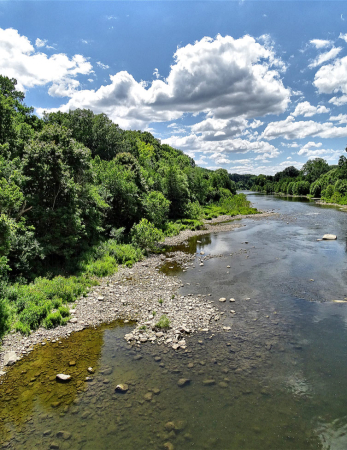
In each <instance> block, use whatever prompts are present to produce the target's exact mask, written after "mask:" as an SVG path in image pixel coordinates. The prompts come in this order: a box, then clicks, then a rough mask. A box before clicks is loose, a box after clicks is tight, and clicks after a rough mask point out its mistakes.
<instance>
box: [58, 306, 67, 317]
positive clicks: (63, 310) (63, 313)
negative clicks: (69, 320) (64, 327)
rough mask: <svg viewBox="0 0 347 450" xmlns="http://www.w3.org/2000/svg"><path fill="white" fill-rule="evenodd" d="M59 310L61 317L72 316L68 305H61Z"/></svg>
mask: <svg viewBox="0 0 347 450" xmlns="http://www.w3.org/2000/svg"><path fill="white" fill-rule="evenodd" d="M58 311H59V312H60V315H61V317H69V316H70V309H69V308H68V307H67V306H60V307H59V309H58Z"/></svg>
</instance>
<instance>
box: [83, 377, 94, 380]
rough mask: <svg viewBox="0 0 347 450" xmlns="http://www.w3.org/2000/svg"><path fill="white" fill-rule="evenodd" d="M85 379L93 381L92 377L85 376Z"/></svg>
mask: <svg viewBox="0 0 347 450" xmlns="http://www.w3.org/2000/svg"><path fill="white" fill-rule="evenodd" d="M84 381H93V378H92V377H85V379H84Z"/></svg>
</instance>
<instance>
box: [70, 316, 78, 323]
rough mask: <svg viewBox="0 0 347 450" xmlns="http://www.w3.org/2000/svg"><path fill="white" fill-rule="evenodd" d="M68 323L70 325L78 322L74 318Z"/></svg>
mask: <svg viewBox="0 0 347 450" xmlns="http://www.w3.org/2000/svg"><path fill="white" fill-rule="evenodd" d="M69 322H70V323H77V322H78V321H77V319H76V318H75V317H74V318H73V319H70V320H69Z"/></svg>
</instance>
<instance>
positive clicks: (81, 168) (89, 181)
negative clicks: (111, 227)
mask: <svg viewBox="0 0 347 450" xmlns="http://www.w3.org/2000/svg"><path fill="white" fill-rule="evenodd" d="M23 175H24V176H25V180H24V182H23V193H24V195H25V198H26V201H27V206H28V207H29V208H30V210H29V211H28V213H27V217H28V220H29V222H30V224H32V225H34V227H35V230H36V236H37V238H38V240H39V242H40V243H41V245H42V246H43V249H44V251H45V254H46V255H49V254H57V255H61V256H65V257H68V256H71V255H73V254H74V253H75V252H76V251H77V249H78V248H81V245H82V244H83V239H88V240H89V242H92V241H93V240H94V239H95V238H96V236H97V235H98V233H99V232H100V225H101V219H102V210H103V209H104V208H106V207H107V205H106V204H105V203H104V202H103V201H102V199H101V197H100V196H99V194H98V190H97V188H96V187H94V186H93V172H92V166H91V158H90V150H88V149H87V148H86V147H84V146H83V145H82V144H80V143H78V142H76V141H75V140H74V139H72V137H71V132H70V131H69V130H67V129H65V128H63V127H60V126H59V125H47V126H46V127H45V128H44V129H43V130H42V132H40V133H37V134H36V135H35V138H34V139H32V140H31V141H30V142H29V143H28V144H27V145H26V146H25V148H24V154H23Z"/></svg>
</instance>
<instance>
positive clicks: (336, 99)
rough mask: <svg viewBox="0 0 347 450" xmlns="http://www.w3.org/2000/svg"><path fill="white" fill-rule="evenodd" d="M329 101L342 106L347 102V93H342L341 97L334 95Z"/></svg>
mask: <svg viewBox="0 0 347 450" xmlns="http://www.w3.org/2000/svg"><path fill="white" fill-rule="evenodd" d="M329 103H332V104H333V105H335V106H342V105H345V104H346V103H347V95H341V97H332V98H331V99H330V100H329Z"/></svg>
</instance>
